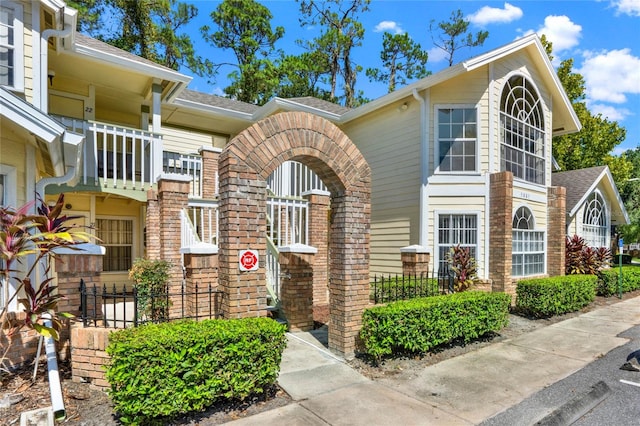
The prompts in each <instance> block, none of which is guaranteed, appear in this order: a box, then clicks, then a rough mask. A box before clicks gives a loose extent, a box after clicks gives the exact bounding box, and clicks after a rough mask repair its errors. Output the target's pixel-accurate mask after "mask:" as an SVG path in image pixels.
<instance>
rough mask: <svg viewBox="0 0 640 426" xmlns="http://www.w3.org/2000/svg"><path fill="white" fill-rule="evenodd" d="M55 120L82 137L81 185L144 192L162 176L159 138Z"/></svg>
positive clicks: (95, 124) (135, 131)
mask: <svg viewBox="0 0 640 426" xmlns="http://www.w3.org/2000/svg"><path fill="white" fill-rule="evenodd" d="M55 118H56V119H58V120H59V121H60V122H62V123H63V124H64V125H65V126H66V127H67V128H68V129H69V130H71V131H73V132H76V133H82V134H84V135H85V147H84V152H83V173H82V174H83V178H82V183H83V184H84V185H92V184H93V185H102V186H104V187H110V188H117V189H137V190H146V189H148V188H149V187H151V185H153V184H154V183H155V182H156V179H157V177H158V175H159V174H160V173H161V172H162V137H161V135H158V134H154V133H152V132H147V131H143V130H139V129H132V128H127V127H122V126H117V125H113V124H107V123H100V122H97V121H85V120H77V119H72V118H67V117H60V116H57V117H55Z"/></svg>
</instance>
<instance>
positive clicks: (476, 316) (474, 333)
mask: <svg viewBox="0 0 640 426" xmlns="http://www.w3.org/2000/svg"><path fill="white" fill-rule="evenodd" d="M510 304H511V296H509V295H507V294H505V293H484V292H477V291H468V292H462V293H455V294H450V295H444V296H433V297H425V298H420V299H412V300H405V301H400V302H394V303H390V304H388V305H386V306H377V307H374V308H370V309H366V310H365V311H364V313H363V316H362V320H363V321H362V329H361V331H360V337H361V338H362V340H363V342H364V346H365V350H366V352H367V354H369V355H371V356H373V357H375V358H377V359H380V358H381V357H383V356H388V355H391V354H393V353H397V352H414V353H422V352H427V351H429V350H430V349H432V348H434V347H436V346H438V345H441V344H443V343H447V342H450V341H452V340H454V339H463V340H464V341H465V342H468V341H470V340H472V339H475V338H477V337H480V336H482V335H484V334H486V333H488V332H490V331H498V330H500V329H501V328H503V327H505V326H506V325H507V324H508V322H509V305H510Z"/></svg>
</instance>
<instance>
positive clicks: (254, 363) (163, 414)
mask: <svg viewBox="0 0 640 426" xmlns="http://www.w3.org/2000/svg"><path fill="white" fill-rule="evenodd" d="M285 345H286V337H285V329H284V327H283V326H282V325H280V324H278V323H277V322H276V321H273V320H271V319H268V318H250V319H241V320H206V321H201V322H194V321H178V322H172V323H164V324H148V325H144V326H142V327H138V328H131V329H125V330H119V331H116V332H114V333H111V334H110V336H109V345H108V346H107V353H108V354H109V356H110V357H111V360H110V362H109V364H108V366H107V372H106V378H107V380H108V381H109V384H110V385H111V389H110V391H109V394H110V395H111V399H112V401H113V404H114V408H115V411H116V412H117V413H118V414H119V415H121V418H120V420H121V421H122V423H125V424H146V423H152V422H159V421H160V420H159V419H162V418H171V417H174V416H176V415H178V414H184V413H188V412H194V411H201V410H203V409H204V408H206V407H208V406H210V405H212V404H213V403H214V402H216V401H217V400H220V399H223V398H224V399H244V398H246V397H247V396H249V395H252V394H259V393H262V392H264V391H265V390H266V389H267V388H268V387H270V386H272V385H273V384H274V383H275V382H276V379H277V377H278V372H279V369H280V360H281V357H282V351H283V350H284V347H285Z"/></svg>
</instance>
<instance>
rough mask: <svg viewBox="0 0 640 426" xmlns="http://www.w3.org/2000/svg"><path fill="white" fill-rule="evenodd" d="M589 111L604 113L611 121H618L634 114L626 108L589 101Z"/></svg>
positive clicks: (603, 115)
mask: <svg viewBox="0 0 640 426" xmlns="http://www.w3.org/2000/svg"><path fill="white" fill-rule="evenodd" d="M589 111H590V112H591V113H592V114H594V115H596V114H602V117H604V118H606V119H607V120H609V121H618V122H620V121H622V120H624V119H625V118H627V117H629V116H630V115H632V114H631V111H629V110H628V109H626V108H616V107H614V106H611V105H605V104H599V103H589Z"/></svg>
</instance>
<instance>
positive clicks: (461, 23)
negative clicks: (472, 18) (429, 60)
mask: <svg viewBox="0 0 640 426" xmlns="http://www.w3.org/2000/svg"><path fill="white" fill-rule="evenodd" d="M434 24H435V21H434V20H432V21H431V23H430V24H429V32H430V33H431V39H432V40H433V44H434V45H436V47H438V48H440V49H442V50H444V51H445V52H446V53H447V54H448V55H449V66H451V65H453V55H454V54H455V53H456V51H458V50H460V49H461V48H463V47H475V46H482V45H483V44H484V41H485V40H486V39H487V37H489V32H488V31H478V32H477V33H476V34H473V33H471V32H469V21H467V20H466V19H465V18H464V15H463V14H462V11H461V10H460V9H458V10H455V11H453V12H451V17H450V18H449V20H448V21H440V22H438V24H436V25H435V28H434ZM436 31H439V32H440V34H438V35H437V36H436V35H435V34H434V33H435V32H436Z"/></svg>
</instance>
